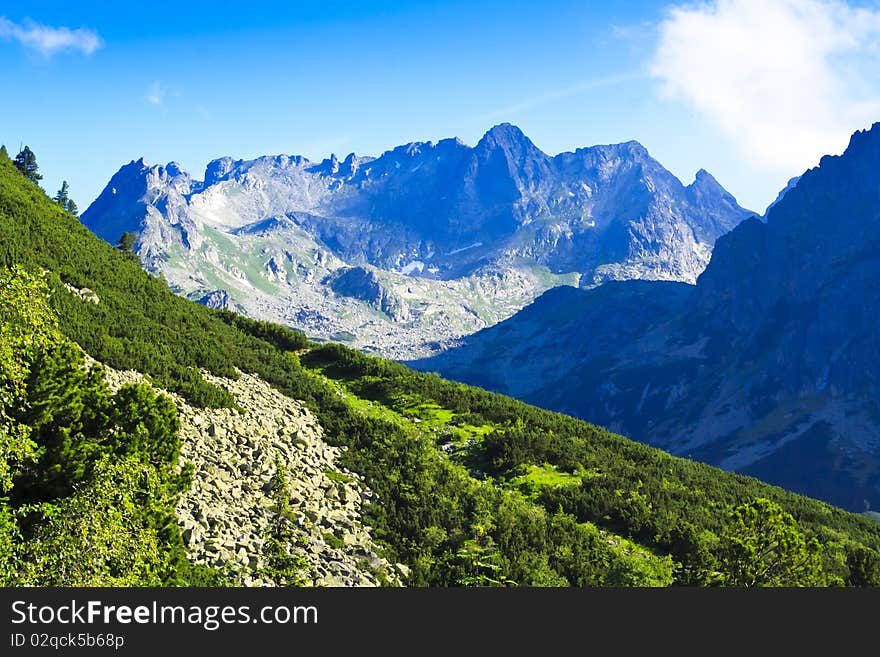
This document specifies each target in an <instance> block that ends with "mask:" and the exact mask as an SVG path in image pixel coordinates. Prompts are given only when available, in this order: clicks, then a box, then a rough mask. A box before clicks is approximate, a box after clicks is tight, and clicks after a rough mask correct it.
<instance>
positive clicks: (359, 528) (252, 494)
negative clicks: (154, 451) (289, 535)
mask: <svg viewBox="0 0 880 657" xmlns="http://www.w3.org/2000/svg"><path fill="white" fill-rule="evenodd" d="M104 371H105V376H106V378H107V381H108V383H109V384H110V386H111V388H113V389H116V388H118V387H120V386H122V385H124V384H126V383H138V382H142V381H144V377H143V375H141V374H140V373H138V372H119V371H116V370H113V369H111V368H108V367H106V366H105V367H104ZM202 376H204V377H205V379H206V380H208V381H210V382H211V383H213V384H215V385H218V386H220V387H223V388H225V389H226V390H228V391H229V392H230V393H231V394H232V395H233V396H234V397H235V399H236V401H237V402H238V404H239V405H240V406H241V408H242V409H243V412H240V411H238V410H231V409H202V408H199V409H196V408H193V407H191V406H190V405H189V404H187V403H186V401H184V400H183V398H181V397H180V396H178V395H175V394H173V393H168V392H164V391H163V393H164V394H166V395H168V396H169V397H171V398H172V399H173V400H174V403H175V405H176V406H177V410H178V415H179V418H180V435H181V439H182V444H181V465H183V464H184V463H191V464H193V466H194V468H195V471H194V476H193V483H192V486H191V488H190V489H189V490H188V491H187V492H185V493H184V494H183V495H182V496H181V499H180V503H179V505H178V507H177V520H178V523H179V524H180V528H181V532H182V535H183V539H184V542H185V544H186V549H187V553H188V555H189V558H190V559H191V560H192V561H194V562H195V563H202V564H205V565H208V566H229V565H233V567H234V569H235V570H236V572H237V573H238V578H239V583H240V584H242V585H244V586H265V585H270V584H271V583H270V582H267V581H265V580H263V579H261V578H260V574H259V571H260V569H261V568H262V567H263V566H264V555H263V545H264V542H265V540H266V537H267V533H268V530H269V525H270V522H271V521H272V519H273V517H274V512H273V510H272V507H273V504H274V502H273V499H272V496H271V491H272V484H271V480H272V476H273V475H274V474H275V471H276V465H275V463H276V458H277V459H280V461H281V462H282V463H283V464H284V466H285V469H286V473H287V479H288V485H289V490H288V494H289V497H290V508H291V510H292V511H293V512H294V513H295V514H296V515H297V524H296V532H297V535H298V536H297V538H298V541H297V543H298V545H299V548H298V549H299V550H300V553H301V554H302V555H303V556H304V557H305V558H306V560H307V562H308V572H307V573H306V578H307V580H308V583H309V584H311V585H314V586H377V585H379V583H380V579H379V578H380V577H381V578H382V579H383V580H384V581H386V582H391V583H401V578H400V573H401V572H402V570H401V569H400V567H399V566H398V565H396V564H391V563H389V562H388V561H386V560H385V559H383V558H382V557H380V556H379V554H378V552H377V548H376V546H375V545H374V544H373V539H372V536H371V534H370V527H368V526H367V525H365V524H364V520H363V516H362V507H363V504H364V503H365V501H366V500H371V499H374V495H373V494H372V492H371V491H370V490H369V489H368V488H367V486H366V485H365V484H364V483H363V481H362V480H361V477H360V476H359V475H358V474H356V473H354V472H350V471H348V470H346V469H345V468H343V467H341V466H340V465H339V464H338V463H337V460H338V459H339V456H340V454H341V452H340V449H339V448H337V447H333V446H331V445H328V444H327V443H325V442H324V441H323V431H322V429H321V427H320V425H319V424H318V423H317V421H316V420H315V418H314V416H312V414H311V413H310V412H309V411H308V409H307V408H306V407H305V406H303V405H302V404H300V403H299V402H296V401H293V400H291V399H289V398H288V397H285V396H284V395H282V394H281V393H279V392H278V391H277V390H275V389H274V388H272V387H271V386H269V385H268V384H267V383H265V382H264V381H262V380H261V379H259V378H257V377H255V376H251V375H248V374H241V375H240V377H239V378H238V380H235V381H233V380H230V379H223V378H219V377H215V376H212V375H211V374H209V373H207V372H202Z"/></svg>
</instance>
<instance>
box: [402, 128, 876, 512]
mask: <svg viewBox="0 0 880 657" xmlns="http://www.w3.org/2000/svg"><path fill="white" fill-rule="evenodd" d="M878 280H880V124H875V125H874V126H873V127H872V128H871V129H870V130H867V131H860V132H857V133H855V134H854V135H853V136H852V138H851V141H850V143H849V146H848V148H847V149H846V151H845V152H844V153H843V154H842V155H840V156H825V157H823V158H822V159H821V161H820V163H819V166H818V167H815V168H813V169H810V170H809V171H807V172H806V173H804V174H803V175H802V176H800V177H799V178H797V179H794V180H793V181H792V182H791V183H790V184H789V186H788V188H787V190H786V191H785V193H784V194H781V195H780V198H779V199H777V201H776V202H775V203H774V204H773V205H772V206H771V207H770V209H769V210H768V212H767V214H766V217H765V218H764V220H763V221H762V220H760V219H758V218H757V217H753V218H750V219H747V220H746V221H744V222H742V223H740V224H739V225H738V226H737V227H736V228H734V229H733V230H732V231H731V232H730V233H728V234H727V235H724V236H722V237H720V238H719V239H718V240H717V242H716V246H715V250H714V252H713V254H712V258H711V261H710V262H709V264H708V266H707V268H706V270H705V271H704V272H703V273H702V274H701V275H700V276H699V278H698V280H697V282H696V285H695V286H691V285H686V284H682V283H674V282H648V281H629V282H617V283H614V284H606V285H604V286H602V287H600V288H597V289H592V290H579V289H574V288H572V287H565V288H558V289H554V290H551V291H549V292H547V293H545V294H544V295H543V296H541V297H540V298H539V299H538V300H537V301H536V302H535V303H534V304H533V305H531V306H529V307H528V308H526V309H524V310H523V311H521V312H520V313H518V314H517V315H515V316H513V317H512V318H510V319H508V320H507V321H505V322H502V323H500V324H498V325H497V326H494V327H491V328H488V329H485V330H483V331H481V332H479V333H477V334H475V335H473V336H470V337H467V338H465V339H463V341H462V344H461V345H460V346H459V347H458V348H456V349H452V350H450V351H448V352H446V353H443V354H441V355H439V356H437V357H434V358H431V359H427V360H422V361H419V362H417V363H415V366H416V367H418V368H420V369H427V370H433V371H438V372H440V373H441V374H442V375H444V376H447V377H449V378H453V379H456V380H460V381H465V382H469V383H473V384H477V385H480V386H483V387H485V388H488V389H491V390H496V391H500V392H504V393H506V394H511V395H515V396H517V397H519V398H522V399H525V400H527V401H529V402H531V403H535V404H538V405H540V406H543V407H546V408H551V409H555V410H559V411H562V412H566V413H571V414H574V415H576V416H578V417H582V418H586V419H589V420H590V421H591V422H596V423H598V424H601V425H603V426H607V427H609V428H611V429H612V430H615V431H620V432H623V433H625V434H627V435H629V436H632V437H633V438H636V439H638V440H641V441H644V442H647V443H650V444H652V445H657V446H660V447H662V448H664V449H666V450H669V451H671V452H672V453H674V454H679V455H683V456H688V457H690V458H693V459H698V460H701V461H705V462H708V463H712V464H715V465H718V466H720V467H722V468H725V469H729V470H735V471H737V472H741V473H746V474H750V475H754V476H757V477H760V478H762V479H764V480H766V481H769V482H772V483H775V484H777V485H780V486H784V487H786V488H789V489H792V490H795V491H799V492H802V493H805V494H809V495H811V496H815V497H819V498H822V499H825V500H828V501H831V502H832V503H834V504H838V505H841V506H843V507H845V508H849V509H853V510H857V511H865V510H869V509H876V508H877V507H878V506H880V403H878V399H880V333H878V330H877V318H878V317H880V288H878V286H877V281H878Z"/></svg>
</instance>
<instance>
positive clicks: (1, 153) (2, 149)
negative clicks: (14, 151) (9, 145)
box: [0, 144, 9, 160]
mask: <svg viewBox="0 0 880 657" xmlns="http://www.w3.org/2000/svg"><path fill="white" fill-rule="evenodd" d="M3 159H6V160H8V159H9V152H8V151H7V150H6V144H3V145H2V146H0V160H3Z"/></svg>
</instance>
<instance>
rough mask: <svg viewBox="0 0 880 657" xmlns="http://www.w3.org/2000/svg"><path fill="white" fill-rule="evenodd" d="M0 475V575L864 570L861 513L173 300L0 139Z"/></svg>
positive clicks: (476, 579) (432, 576)
mask: <svg viewBox="0 0 880 657" xmlns="http://www.w3.org/2000/svg"><path fill="white" fill-rule="evenodd" d="M807 180H808V177H805V179H804V182H802V183H801V185H803V184H805V183H806V181H807ZM798 188H800V185H799V187H798ZM793 191H796V190H793ZM792 193H793V192H792ZM779 207H782V204H780V206H779ZM776 216H777V215H775V214H774V215H773V216H771V218H770V224H769V225H772V224H773V222H774V220H775V219H774V218H775V217H776ZM760 225H763V224H760ZM627 285H629V283H624V282H612V283H608V284H606V285H604V286H601V287H599V288H597V289H596V293H598V294H604V295H609V291H611V293H612V294H611V296H613V289H614V287H620V286H627ZM635 285H636V286H637V287H639V288H644V289H649V288H650V285H652V284H650V283H647V282H644V281H637V282H635ZM659 285H660V286H661V287H663V286H670V285H671V286H673V287H676V288H680V287H682V285H683V284H675V283H660V284H659ZM572 292H573V293H578V291H577V290H574V289H563V290H560V291H559V292H556V294H561V293H572ZM580 294H587V293H584V292H580ZM645 298H646V299H650V298H651V297H650V295H649V296H646V297H645ZM625 306H626V304H622V305H621V307H622V308H624V309H625ZM658 312H659V310H658ZM615 321H618V323H619V324H620V325H625V323H624V322H620V321H619V320H615ZM612 332H613V331H612ZM829 380H834V381H835V382H836V381H837V379H836V378H835V377H830V379H829ZM0 492H2V495H0V585H3V586H6V587H10V586H12V587H24V586H28V587H34V586H42V587H47V586H68V587H69V586H159V585H163V586H175V587H180V586H193V587H206V586H211V587H217V586H242V585H244V586H296V585H322V586H369V585H386V586H389V585H390V586H396V585H400V584H404V585H411V586H421V587H424V586H437V587H441V586H442V587H449V586H526V587H534V586H555V587H558V586H568V585H571V586H579V587H610V586H615V587H617V586H669V585H673V584H676V585H705V586H736V587H742V586H825V585H830V586H843V585H849V586H871V585H873V586H876V585H878V584H880V524H878V523H876V522H875V521H874V520H872V519H870V518H867V517H865V516H863V515H857V514H853V513H848V512H846V511H844V510H842V509H839V508H835V507H833V506H831V505H829V504H827V503H825V502H821V501H818V500H815V499H809V498H806V497H803V496H800V495H796V494H794V493H792V492H790V491H786V490H783V489H781V488H779V487H775V486H770V485H768V484H766V483H764V482H761V481H758V480H757V479H754V478H751V477H744V476H741V475H738V474H734V473H730V472H724V471H721V470H718V469H717V468H714V467H711V466H708V465H705V464H703V463H699V462H694V461H690V460H687V459H683V458H676V457H673V456H670V455H669V454H667V453H664V452H662V451H661V450H658V449H656V448H653V447H649V446H647V445H644V444H640V443H638V442H634V441H632V440H629V439H627V438H624V437H622V436H619V435H615V434H612V433H610V432H609V431H607V430H605V429H602V428H600V427H597V426H595V425H592V424H588V423H587V422H584V421H582V420H577V419H574V418H571V417H566V416H564V415H561V414H558V413H553V412H550V411H547V410H543V409H540V408H536V407H534V406H528V405H526V404H524V403H523V402H521V401H517V400H515V399H512V398H509V397H504V396H501V395H498V394H493V393H490V392H486V391H484V390H480V389H477V388H473V387H469V386H466V385H463V384H460V383H454V382H450V381H444V380H442V379H440V378H438V377H436V376H432V375H429V374H424V373H419V372H416V371H413V370H412V369H408V368H406V367H404V366H403V365H401V364H399V363H394V362H390V361H387V360H383V359H380V358H377V357H373V356H368V355H365V354H363V353H360V352H358V351H355V350H352V349H349V348H346V347H344V346H342V345H339V344H318V343H315V342H313V341H310V340H308V339H307V338H306V337H305V336H304V335H303V334H302V333H299V332H295V331H292V330H290V329H288V328H285V327H283V326H279V325H275V324H271V323H267V322H261V321H257V320H254V319H250V318H247V317H245V316H243V315H240V314H237V313H234V312H230V311H228V310H225V309H214V308H210V307H206V306H205V305H200V304H197V303H195V302H193V301H190V300H187V299H185V298H182V297H180V296H178V295H175V294H173V293H172V292H171V290H169V288H168V286H167V284H166V282H165V281H164V280H162V278H161V277H159V276H153V275H150V274H148V273H146V272H144V271H143V269H142V268H141V267H140V263H139V262H138V260H137V258H135V257H133V256H132V254H130V253H127V252H125V249H116V248H113V247H112V246H111V245H109V244H107V243H106V242H105V241H103V240H100V239H98V238H97V237H96V236H95V235H93V234H92V233H90V232H89V231H88V230H87V229H86V228H85V227H84V226H83V225H82V224H81V223H80V222H79V221H78V220H77V219H76V217H75V216H73V215H72V214H71V213H70V212H69V211H68V210H67V209H65V207H62V205H61V204H60V203H57V202H54V201H53V200H52V199H50V198H49V197H48V196H47V195H46V194H45V192H44V191H43V190H42V189H41V188H40V187H39V186H38V184H37V180H36V179H35V178H34V177H28V176H27V175H26V172H21V171H20V170H19V169H17V168H16V167H15V166H14V165H13V163H12V162H11V161H10V160H9V159H8V157H6V156H5V154H4V151H3V149H2V148H0ZM755 546H759V547H760V549H756V547H755Z"/></svg>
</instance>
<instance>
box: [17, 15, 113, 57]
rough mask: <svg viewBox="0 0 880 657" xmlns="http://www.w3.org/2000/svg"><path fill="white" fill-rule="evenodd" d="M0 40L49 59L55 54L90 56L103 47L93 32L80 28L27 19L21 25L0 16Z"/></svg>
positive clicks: (96, 34) (102, 43)
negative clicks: (21, 46)
mask: <svg viewBox="0 0 880 657" xmlns="http://www.w3.org/2000/svg"><path fill="white" fill-rule="evenodd" d="M0 39H3V40H6V41H17V42H18V43H20V44H21V45H23V46H24V47H26V48H29V49H31V50H35V51H36V52H38V53H40V54H42V55H44V56H46V57H51V56H52V55H54V54H55V53H57V52H65V51H77V50H78V51H79V52H81V53H83V54H85V55H91V54H92V53H93V52H95V51H96V50H97V49H98V48H100V47H101V46H103V45H104V42H103V41H102V40H101V37H99V36H98V33H97V32H95V31H94V30H90V29H88V28H84V27H80V28H77V29H75V30H73V29H70V28H69V27H49V26H48V25H40V24H39V23H35V22H34V21H32V20H30V19H27V20H25V21H23V22H22V23H21V24H19V23H15V22H13V21H11V20H9V19H8V18H6V17H4V16H0Z"/></svg>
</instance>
